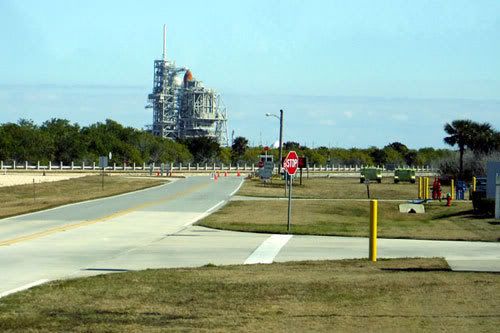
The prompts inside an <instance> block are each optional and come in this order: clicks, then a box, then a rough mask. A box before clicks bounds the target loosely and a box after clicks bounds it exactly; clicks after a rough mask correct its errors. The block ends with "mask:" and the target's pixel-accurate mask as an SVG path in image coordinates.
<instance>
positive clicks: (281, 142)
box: [278, 110, 283, 174]
mask: <svg viewBox="0 0 500 333" xmlns="http://www.w3.org/2000/svg"><path fill="white" fill-rule="evenodd" d="M282 158H283V110H280V154H279V165H280V166H279V167H278V174H280V173H281V168H282V167H283V165H282V164H281V163H282V161H281V159H282Z"/></svg>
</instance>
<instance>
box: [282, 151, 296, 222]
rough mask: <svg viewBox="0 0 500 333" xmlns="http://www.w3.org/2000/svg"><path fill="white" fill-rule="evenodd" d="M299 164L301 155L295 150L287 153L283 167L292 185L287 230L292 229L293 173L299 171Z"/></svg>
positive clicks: (289, 195) (289, 192)
mask: <svg viewBox="0 0 500 333" xmlns="http://www.w3.org/2000/svg"><path fill="white" fill-rule="evenodd" d="M298 166H299V157H298V156H297V153H296V152H295V151H293V150H292V151H291V152H289V153H288V155H286V158H285V160H284V161H283V169H285V172H286V173H287V174H288V175H289V176H290V185H289V188H288V221H287V231H288V232H290V230H291V223H290V220H291V217H292V185H293V175H295V173H296V172H297V168H298Z"/></svg>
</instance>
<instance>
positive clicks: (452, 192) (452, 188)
mask: <svg viewBox="0 0 500 333" xmlns="http://www.w3.org/2000/svg"><path fill="white" fill-rule="evenodd" d="M450 194H451V200H455V179H452V180H451V193H450Z"/></svg>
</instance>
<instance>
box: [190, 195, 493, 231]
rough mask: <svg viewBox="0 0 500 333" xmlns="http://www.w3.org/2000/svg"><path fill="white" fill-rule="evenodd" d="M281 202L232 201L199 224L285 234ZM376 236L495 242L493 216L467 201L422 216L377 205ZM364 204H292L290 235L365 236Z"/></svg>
mask: <svg viewBox="0 0 500 333" xmlns="http://www.w3.org/2000/svg"><path fill="white" fill-rule="evenodd" d="M287 205H288V202H287V201H286V200H262V201H232V202H229V203H228V204H227V205H226V206H225V207H224V208H222V209H221V210H219V211H217V212H215V213H214V214H212V215H210V216H208V217H206V218H205V219H203V220H202V221H200V222H199V224H200V225H203V226H206V227H211V228H216V229H226V230H238V231H251V232H269V233H287V229H286V222H287ZM378 205H379V208H378V211H379V217H378V236H379V237H385V238H413V239H444V240H474V241H479V240H481V241H499V240H500V225H498V224H496V223H495V220H494V219H493V218H479V217H476V216H474V215H473V214H472V204H471V203H470V202H462V203H455V204H454V205H453V206H452V207H445V204H444V202H443V203H439V202H433V203H430V204H427V205H426V206H425V207H426V213H425V214H406V213H399V208H398V207H399V206H398V205H399V203H398V202H379V203H378ZM369 212H370V207H369V202H362V201H361V202H360V201H344V200H342V201H328V200H293V201H292V233H295V234H307V235H337V236H363V237H364V236H368V230H369Z"/></svg>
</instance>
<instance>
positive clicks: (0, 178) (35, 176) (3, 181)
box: [0, 172, 88, 187]
mask: <svg viewBox="0 0 500 333" xmlns="http://www.w3.org/2000/svg"><path fill="white" fill-rule="evenodd" d="M87 175H88V174H84V173H63V174H53V173H47V174H46V175H45V176H44V175H43V174H42V173H40V172H38V173H9V172H7V173H3V172H2V173H0V187H2V186H13V185H23V184H33V180H34V181H35V182H36V183H43V182H57V181H59V180H67V179H71V178H78V177H85V176H87Z"/></svg>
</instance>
